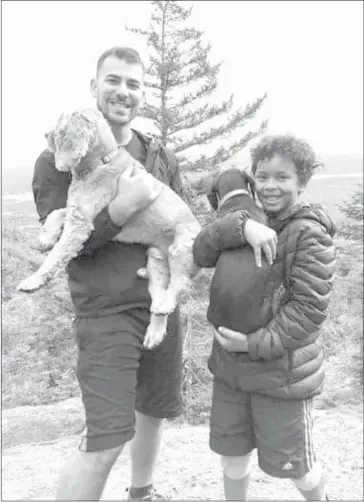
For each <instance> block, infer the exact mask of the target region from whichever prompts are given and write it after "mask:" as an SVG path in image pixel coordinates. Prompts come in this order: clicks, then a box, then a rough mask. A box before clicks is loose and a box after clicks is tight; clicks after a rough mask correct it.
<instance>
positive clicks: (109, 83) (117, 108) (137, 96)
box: [91, 56, 144, 125]
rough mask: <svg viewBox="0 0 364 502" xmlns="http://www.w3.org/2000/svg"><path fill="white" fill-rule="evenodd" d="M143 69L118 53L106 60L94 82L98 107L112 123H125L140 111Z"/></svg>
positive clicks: (92, 83) (93, 86)
mask: <svg viewBox="0 0 364 502" xmlns="http://www.w3.org/2000/svg"><path fill="white" fill-rule="evenodd" d="M143 84H144V74H143V68H142V66H141V65H139V64H137V63H128V62H126V61H125V60H123V59H119V58H117V57H116V56H109V57H107V58H106V59H105V61H104V62H103V63H102V66H101V68H100V70H99V73H98V75H97V77H96V79H94V80H92V82H91V92H92V95H93V96H94V97H95V98H96V99H97V108H98V109H99V110H100V112H101V113H102V114H103V115H104V117H105V118H106V120H107V121H108V122H109V124H110V125H124V124H128V123H129V122H131V121H132V119H133V118H134V117H136V115H137V114H138V112H139V109H140V105H141V101H142V98H143V92H144V86H143Z"/></svg>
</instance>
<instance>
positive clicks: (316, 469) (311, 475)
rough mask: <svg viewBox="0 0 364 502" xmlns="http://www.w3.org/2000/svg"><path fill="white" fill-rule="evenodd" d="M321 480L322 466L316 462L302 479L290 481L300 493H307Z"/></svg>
mask: <svg viewBox="0 0 364 502" xmlns="http://www.w3.org/2000/svg"><path fill="white" fill-rule="evenodd" d="M321 478H322V465H321V464H320V463H319V462H316V463H315V464H314V465H313V467H312V469H311V470H310V471H308V472H307V473H306V474H305V475H304V476H303V477H302V478H299V479H292V481H293V483H294V484H295V485H296V486H297V488H298V489H299V490H301V491H304V492H308V491H311V490H313V489H314V488H316V487H317V486H318V485H319V483H320V481H321Z"/></svg>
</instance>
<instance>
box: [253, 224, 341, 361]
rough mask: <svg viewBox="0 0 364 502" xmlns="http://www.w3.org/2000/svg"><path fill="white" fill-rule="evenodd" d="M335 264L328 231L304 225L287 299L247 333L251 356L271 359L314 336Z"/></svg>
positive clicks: (325, 305)
mask: <svg viewBox="0 0 364 502" xmlns="http://www.w3.org/2000/svg"><path fill="white" fill-rule="evenodd" d="M335 266H336V252H335V247H334V245H333V242H332V239H331V237H330V236H329V234H326V233H324V232H323V231H322V229H321V228H319V227H318V226H316V225H315V227H313V226H311V227H310V228H308V229H306V230H305V231H304V232H303V234H302V236H301V237H300V241H299V243H298V248H297V251H296V254H295V257H294V261H293V264H292V269H291V277H290V280H289V284H290V286H289V287H290V291H289V300H288V301H287V303H285V304H284V305H282V306H281V307H280V310H279V312H278V313H277V315H276V316H275V317H274V318H273V319H272V320H271V321H270V322H269V323H268V324H267V326H265V327H264V328H262V329H259V330H257V331H255V332H254V333H250V334H249V335H248V351H249V355H250V358H251V359H260V358H261V359H265V360H269V359H273V358H275V357H279V356H281V355H283V354H285V353H286V352H287V350H295V349H298V348H300V347H304V346H305V345H308V344H310V343H312V342H313V341H315V340H316V339H317V337H318V336H319V328H320V326H321V324H322V323H323V322H324V321H325V319H326V317H327V308H328V305H329V300H330V296H331V290H332V285H333V279H334V274H335Z"/></svg>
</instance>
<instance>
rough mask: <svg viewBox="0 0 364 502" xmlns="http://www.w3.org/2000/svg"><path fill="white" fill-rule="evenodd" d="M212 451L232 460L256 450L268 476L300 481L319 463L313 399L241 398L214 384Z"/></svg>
mask: <svg viewBox="0 0 364 502" xmlns="http://www.w3.org/2000/svg"><path fill="white" fill-rule="evenodd" d="M210 447H211V449H212V450H213V451H214V452H216V453H218V454H219V455H224V456H233V457H235V456H244V455H247V454H248V453H249V452H251V451H252V450H253V449H255V448H257V451H258V461H259V466H260V468H261V469H262V470H263V471H264V472H266V473H267V474H269V475H270V476H274V477H278V478H291V479H299V478H301V477H303V476H304V475H305V474H307V472H308V471H310V470H311V468H312V466H313V464H314V463H315V453H314V450H313V443H312V399H302V400H283V399H278V398H275V397H269V396H264V395H260V394H255V393H254V394H253V393H249V392H243V391H241V390H239V389H234V388H231V387H230V386H229V385H227V384H226V383H224V382H223V381H221V380H219V379H216V378H214V383H213V397H212V409H211V416H210Z"/></svg>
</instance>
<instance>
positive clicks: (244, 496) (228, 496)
mask: <svg viewBox="0 0 364 502" xmlns="http://www.w3.org/2000/svg"><path fill="white" fill-rule="evenodd" d="M249 481H250V474H247V475H246V476H245V477H244V478H243V479H231V478H228V477H227V476H226V474H224V492H225V500H248V488H249Z"/></svg>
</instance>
